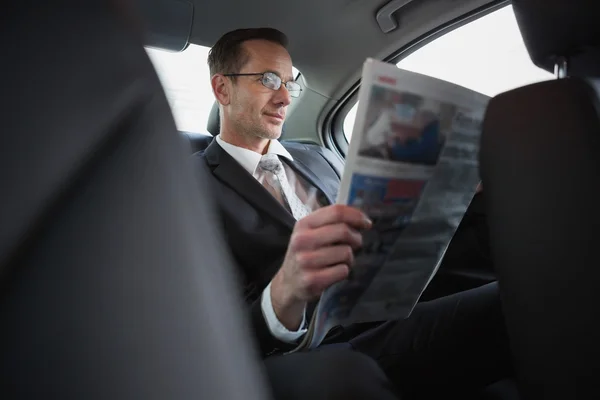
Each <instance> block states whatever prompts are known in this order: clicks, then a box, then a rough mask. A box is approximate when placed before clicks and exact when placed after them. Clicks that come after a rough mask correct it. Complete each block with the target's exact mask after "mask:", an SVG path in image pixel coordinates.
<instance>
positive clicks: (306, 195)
mask: <svg viewBox="0 0 600 400" xmlns="http://www.w3.org/2000/svg"><path fill="white" fill-rule="evenodd" d="M216 140H217V143H218V144H219V146H221V148H222V149H223V150H224V151H225V152H226V153H227V154H229V155H230V156H231V157H233V159H234V160H236V161H237V162H238V163H239V164H240V165H241V166H242V168H244V169H245V170H246V171H248V172H249V173H250V174H251V175H252V176H253V177H254V178H255V179H256V180H257V181H258V182H259V183H261V184H262V185H263V186H265V188H266V189H267V190H268V191H269V192H270V193H271V194H272V195H273V196H274V197H275V198H276V199H277V200H278V201H279V202H280V203H281V204H283V205H284V206H286V203H285V200H284V198H283V195H282V193H281V191H280V190H278V189H276V188H274V187H273V186H270V185H269V184H268V182H267V181H268V180H267V177H266V173H265V171H263V170H261V169H260V168H258V164H259V162H260V159H261V157H262V155H261V154H259V153H256V152H254V151H252V150H248V149H244V148H242V147H238V146H234V145H232V144H230V143H227V142H225V141H224V140H223V139H222V138H221V135H217V137H216ZM267 153H274V154H277V155H278V156H279V157H284V158H287V159H288V160H290V161H294V159H293V157H292V155H291V154H290V153H289V152H288V151H287V150H286V149H285V147H283V145H282V144H281V143H279V141H277V140H271V141H270V143H269V147H268V149H267ZM282 164H283V166H284V170H285V174H286V177H287V179H288V181H289V183H290V186H292V188H294V189H295V190H296V195H297V196H298V197H299V198H300V200H301V201H302V203H303V204H304V205H306V206H307V207H308V208H309V209H310V210H311V211H314V210H316V209H317V208H319V207H321V204H319V202H318V200H317V189H316V188H315V187H313V186H312V185H310V184H309V183H308V182H306V181H305V180H304V179H303V178H302V177H301V176H298V175H297V174H296V173H295V172H294V170H293V169H292V168H290V167H289V166H288V165H286V163H282ZM261 309H262V312H263V316H264V317H265V321H266V322H267V326H268V327H269V330H270V331H271V334H272V335H273V336H274V337H276V338H277V339H279V340H281V341H283V342H287V343H292V342H295V341H296V340H297V339H299V338H300V337H301V336H302V335H304V334H305V333H306V312H305V314H304V316H303V317H302V323H301V324H300V328H299V329H298V330H297V331H290V330H288V329H287V328H286V327H285V326H283V324H282V323H281V322H280V321H279V319H277V316H276V315H275V311H274V310H273V304H272V303H271V284H270V283H269V285H268V286H267V287H266V288H265V290H264V291H263V293H262V298H261Z"/></svg>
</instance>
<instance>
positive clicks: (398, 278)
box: [301, 59, 489, 348]
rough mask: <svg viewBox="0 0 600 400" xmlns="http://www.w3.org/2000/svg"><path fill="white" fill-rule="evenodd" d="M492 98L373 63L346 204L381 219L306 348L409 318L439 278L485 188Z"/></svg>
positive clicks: (315, 320)
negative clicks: (337, 330) (483, 142)
mask: <svg viewBox="0 0 600 400" xmlns="http://www.w3.org/2000/svg"><path fill="white" fill-rule="evenodd" d="M488 100H489V98H488V97H487V96H484V95H482V94H480V93H477V92H474V91H471V90H469V89H466V88H463V87H460V86H458V85H454V84H452V83H449V82H445V81H442V80H439V79H436V78H432V77H428V76H425V75H421V74H418V73H414V72H410V71H406V70H402V69H399V68H397V67H396V66H395V65H391V64H388V63H383V62H380V61H376V60H372V59H368V60H367V61H366V62H365V65H364V67H363V76H362V84H361V88H360V91H359V106H358V110H357V116H356V120H355V125H354V130H353V134H352V140H351V142H350V146H349V151H348V157H347V161H346V165H345V168H344V174H343V177H342V182H341V186H340V192H339V198H338V203H341V204H348V205H351V206H354V207H357V208H359V209H361V210H363V211H364V212H365V213H366V214H367V215H368V216H369V217H370V218H371V220H372V221H373V227H372V229H370V230H368V231H365V232H363V247H362V248H361V249H360V250H359V251H358V252H357V253H356V254H355V260H354V264H353V266H352V268H351V275H350V278H349V279H347V280H345V281H343V282H340V283H338V284H335V285H333V286H332V287H330V288H328V289H327V290H326V291H325V292H324V293H323V294H322V296H321V298H320V301H319V304H318V306H317V308H316V311H315V313H314V314H313V316H312V320H311V323H310V326H309V332H308V334H307V335H306V337H305V338H304V341H303V343H302V345H301V347H310V348H312V347H316V346H317V345H318V344H319V343H320V342H321V341H322V340H323V338H324V337H325V336H326V334H327V332H328V331H329V330H330V329H331V328H332V327H334V326H336V325H348V324H351V323H356V322H370V321H385V320H390V319H398V318H406V317H408V316H409V315H410V313H411V312H412V309H413V308H414V306H415V305H416V303H417V302H418V300H419V298H420V296H421V294H422V293H423V291H424V290H425V288H426V287H427V285H428V284H429V282H430V281H431V279H432V278H433V276H434V275H435V273H436V271H437V268H438V266H439V264H440V262H441V260H442V258H443V256H444V252H445V250H446V248H447V246H448V244H449V243H450V240H451V239H452V236H453V235H454V233H455V231H456V229H457V227H458V225H459V223H460V221H461V219H462V217H463V215H464V213H465V212H466V209H467V207H468V206H469V204H470V202H471V200H472V198H473V195H474V194H475V190H476V188H477V186H478V184H479V182H480V179H479V172H478V159H477V157H478V151H479V137H480V132H481V123H482V119H483V114H484V111H485V107H486V105H487V102H488Z"/></svg>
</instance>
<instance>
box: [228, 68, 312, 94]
mask: <svg viewBox="0 0 600 400" xmlns="http://www.w3.org/2000/svg"><path fill="white" fill-rule="evenodd" d="M266 74H270V75H273V76H276V77H277V79H279V87H278V88H277V89H273V88H271V87H268V86H267V85H265V75H266ZM259 75H260V76H261V77H262V79H261V80H260V83H261V84H262V85H263V86H264V87H266V88H267V89H271V90H279V89H281V85H283V86H285V88H286V90H287V91H288V93H289V94H290V96H292V97H294V98H297V97H300V93H301V92H302V88H301V87H300V84H299V83H298V82H296V81H295V80H289V81H287V82H284V81H283V79H281V77H280V76H279V75H277V74H276V73H275V72H271V71H266V72H248V73H244V74H223V76H230V77H233V76H259ZM288 83H295V84H296V85H298V91H297V94H296V95H294V94H292V93H296V91H295V90H290V88H289V87H288Z"/></svg>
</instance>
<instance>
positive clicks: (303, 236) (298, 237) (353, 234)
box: [290, 223, 362, 251]
mask: <svg viewBox="0 0 600 400" xmlns="http://www.w3.org/2000/svg"><path fill="white" fill-rule="evenodd" d="M335 244H344V245H348V246H350V247H351V248H352V249H357V248H359V247H361V246H362V235H361V234H360V232H358V231H356V230H355V229H352V228H351V227H349V226H348V225H346V224H343V223H338V224H334V225H326V226H323V227H320V228H317V229H313V230H305V231H300V232H295V233H293V234H292V238H291V241H290V246H291V247H290V248H291V249H292V250H294V251H303V250H317V249H320V248H322V247H325V246H331V245H335Z"/></svg>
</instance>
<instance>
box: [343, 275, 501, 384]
mask: <svg viewBox="0 0 600 400" xmlns="http://www.w3.org/2000/svg"><path fill="white" fill-rule="evenodd" d="M350 343H351V344H352V346H353V348H355V349H356V350H358V351H360V352H362V353H364V354H367V355H368V356H370V357H372V358H373V359H375V360H376V361H377V362H378V364H379V365H380V366H381V367H382V368H383V369H384V370H385V372H386V374H387V375H388V376H389V377H390V379H391V380H392V381H393V382H394V383H395V384H397V385H398V386H400V387H402V392H403V393H406V392H411V391H413V390H414V391H418V392H419V393H421V392H423V391H426V390H428V389H430V388H431V387H432V385H431V384H432V382H435V384H436V387H437V388H439V389H441V388H443V387H445V388H446V389H445V390H446V391H447V392H448V391H452V390H462V389H463V388H465V387H469V388H470V389H475V390H477V389H480V388H483V387H485V386H487V385H489V384H491V383H493V382H495V381H497V380H499V379H502V378H505V377H507V376H510V375H512V371H511V367H510V365H511V364H510V351H509V346H508V337H507V334H506V329H505V325H504V316H503V314H502V310H501V305H500V297H499V293H498V286H497V284H496V283H491V284H488V285H484V286H481V287H479V288H475V289H471V290H468V291H465V292H461V293H456V294H453V295H450V296H446V297H443V298H440V299H435V300H432V301H428V302H424V303H420V304H418V305H417V306H416V307H415V309H414V310H413V313H412V314H411V316H410V317H409V318H407V319H405V320H398V321H389V322H386V323H384V324H383V325H381V326H379V327H377V328H375V329H372V330H370V331H368V332H365V333H363V334H362V335H359V336H357V337H356V338H354V339H352V340H350Z"/></svg>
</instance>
